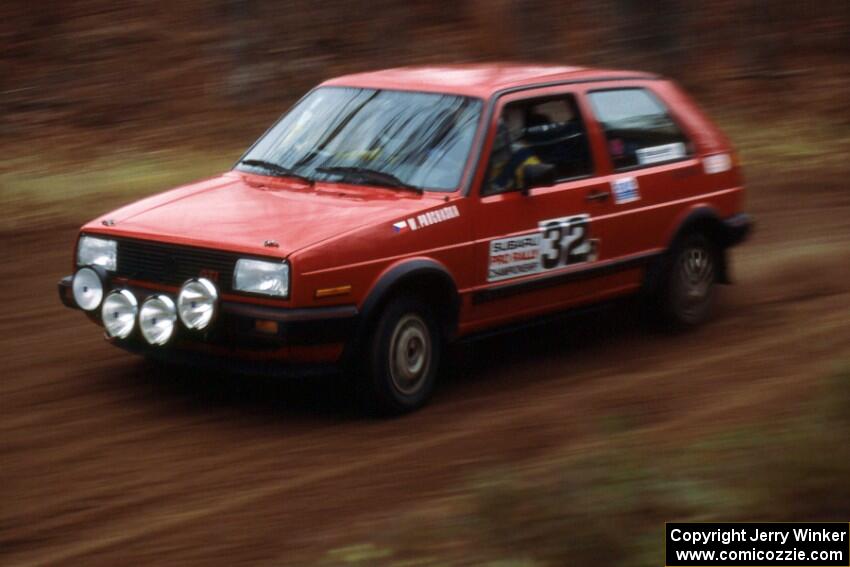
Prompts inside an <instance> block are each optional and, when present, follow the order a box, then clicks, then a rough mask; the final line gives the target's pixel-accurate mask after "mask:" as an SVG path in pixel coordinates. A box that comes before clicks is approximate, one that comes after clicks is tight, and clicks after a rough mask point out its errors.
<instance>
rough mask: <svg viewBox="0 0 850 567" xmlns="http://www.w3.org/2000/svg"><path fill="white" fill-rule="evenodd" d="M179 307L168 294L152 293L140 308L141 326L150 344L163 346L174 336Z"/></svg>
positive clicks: (143, 334)
mask: <svg viewBox="0 0 850 567" xmlns="http://www.w3.org/2000/svg"><path fill="white" fill-rule="evenodd" d="M176 326H177V307H175V305H174V302H173V301H171V298H170V297H168V296H167V295H152V296H151V297H149V298H147V299H146V300H145V302H144V303H142V308H141V309H139V328H140V329H141V331H142V336H143V337H145V340H146V341H148V342H149V343H150V344H152V345H155V346H162V345H164V344H165V343H167V342H168V341H169V340H170V339H171V337H172V336H174V329H175V328H176Z"/></svg>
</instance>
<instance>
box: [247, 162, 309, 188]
mask: <svg viewBox="0 0 850 567" xmlns="http://www.w3.org/2000/svg"><path fill="white" fill-rule="evenodd" d="M239 163H241V164H245V165H249V166H251V167H261V168H263V169H267V170H268V171H273V172H275V174H277V175H278V176H281V177H294V178H295V179H300V180H301V181H304V182H306V183H309V184H310V185H312V184H313V181H314V180H313V178H311V177H307V176H306V175H302V174H300V173H298V172H296V171H293V170H292V169H289V168H288V167H284V166H282V165H280V164H279V163H275V162H273V161H268V160H264V159H243V160H241V161H240V162H239Z"/></svg>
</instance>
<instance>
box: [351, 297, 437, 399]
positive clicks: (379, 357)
mask: <svg viewBox="0 0 850 567" xmlns="http://www.w3.org/2000/svg"><path fill="white" fill-rule="evenodd" d="M364 354H365V357H364V360H363V364H362V367H361V371H360V380H359V382H360V389H361V392H360V393H361V400H362V401H363V402H364V403H365V405H366V407H367V409H369V410H371V411H374V412H377V413H380V414H384V415H396V414H401V413H406V412H410V411H413V410H415V409H417V408H419V407H421V406H422V405H424V404H425V403H426V402H427V401H428V398H429V397H430V396H431V392H432V391H433V389H434V384H435V382H436V378H437V372H438V370H439V365H440V359H441V355H442V337H441V334H440V331H439V327H438V325H437V324H436V321H435V319H434V317H433V315H432V313H431V310H430V309H429V308H428V306H427V305H426V304H425V303H423V302H422V301H420V300H418V299H416V298H414V297H407V296H402V297H398V298H395V299H393V300H391V301H390V302H389V303H388V304H387V306H386V307H385V308H384V311H383V313H382V314H381V317H380V319H379V320H378V323H377V325H376V326H375V328H374V330H373V332H372V334H371V337H370V341H369V345H368V350H367V352H366V353H364Z"/></svg>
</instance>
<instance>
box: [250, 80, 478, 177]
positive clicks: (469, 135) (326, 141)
mask: <svg viewBox="0 0 850 567" xmlns="http://www.w3.org/2000/svg"><path fill="white" fill-rule="evenodd" d="M481 106H482V105H481V101H480V100H478V99H473V98H469V97H464V96H456V95H446V94H434V93H418V92H406V91H392V90H375V89H362V88H349V87H323V88H319V89H316V90H314V91H313V92H311V93H310V94H309V95H307V96H306V97H305V98H304V99H302V100H301V102H299V103H298V104H297V105H296V106H295V107H294V108H293V109H292V110H291V111H290V112H289V113H288V114H287V115H286V116H284V117H283V118H282V119H281V120H280V121H279V122H278V123H277V124H275V125H274V126H273V127H272V128H271V130H269V131H268V132H267V133H266V134H265V135H264V136H263V137H262V138H261V139H260V140H259V141H258V142H257V143H256V144H255V145H254V147H253V148H251V149H250V150H249V151H248V153H247V154H245V156H244V157H243V158H242V161H241V162H240V163H239V164H238V166H237V168H238V169H240V170H244V171H252V172H262V173H266V174H268V173H272V174H275V175H282V176H286V175H292V176H295V177H306V178H310V179H315V180H328V181H338V180H342V181H345V182H346V183H349V182H350V183H360V184H366V185H374V184H378V185H386V186H392V187H408V188H419V189H427V190H432V191H454V190H455V189H457V187H458V185H459V184H460V181H461V175H462V174H463V169H464V165H465V164H466V160H467V156H468V155H469V149H470V146H471V145H472V140H473V138H474V136H475V130H476V126H477V124H478V119H479V116H480V114H481ZM246 162H247V163H246ZM386 180H391V181H392V182H393V183H387V182H386ZM382 181H383V182H382Z"/></svg>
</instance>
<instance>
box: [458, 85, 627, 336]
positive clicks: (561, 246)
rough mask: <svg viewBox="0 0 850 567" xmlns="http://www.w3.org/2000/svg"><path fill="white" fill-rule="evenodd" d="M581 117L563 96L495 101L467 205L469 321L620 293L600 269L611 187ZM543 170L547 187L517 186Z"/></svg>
mask: <svg viewBox="0 0 850 567" xmlns="http://www.w3.org/2000/svg"><path fill="white" fill-rule="evenodd" d="M586 112H587V110H586V109H585V108H582V107H581V106H580V105H579V103H578V100H577V96H576V94H575V93H574V92H573V91H572V90H569V89H567V88H565V87H559V88H548V89H539V90H533V91H522V92H520V93H514V94H512V95H509V96H505V97H503V98H502V99H501V100H499V101H498V104H497V107H496V112H494V114H493V120H492V123H491V125H490V128H491V132H490V136H491V141H490V143H489V145H488V146H487V147H489V148H490V152H489V157H488V158H486V159H487V162H486V164H482V165H483V166H484V167H486V168H487V169H486V171H485V174H484V176H483V179H482V182H481V183H480V186H479V187H478V188H477V190H478V195H477V196H475V195H474V196H473V199H476V198H477V201H475V206H476V209H477V210H476V211H475V214H474V233H475V262H476V270H475V273H476V282H475V283H476V287H475V290H474V293H473V296H472V297H473V309H472V311H473V318H474V320H475V321H476V322H478V323H480V324H482V325H486V324H492V323H496V322H503V321H508V320H510V319H515V318H522V317H527V316H529V315H534V314H538V313H542V312H546V311H550V310H554V309H556V308H561V307H566V306H569V305H573V304H577V303H582V302H585V301H590V300H593V299H595V298H599V297H603V296H605V295H607V294H610V293H612V292H614V291H616V290H617V289H619V288H620V287H621V282H620V281H619V280H618V277H617V275H612V274H610V273H606V271H605V270H604V269H598V268H601V267H604V265H605V263H606V262H607V261H608V260H610V259H611V258H612V255H611V253H610V252H609V247H608V246H607V244H606V241H607V240H608V236H607V232H608V228H607V222H608V214H607V213H608V212H609V209H610V207H611V204H610V200H611V199H610V195H611V188H610V185H609V183H610V181H609V180H608V179H607V178H601V177H599V176H598V175H597V173H598V171H599V168H600V163H599V162H598V161H597V159H596V158H595V157H594V155H595V153H598V151H599V148H600V147H603V144H602V142H601V141H600V139H599V137H600V134H599V133H598V132H591V131H589V130H588V128H587V126H586V124H587V120H586V116H585V115H586ZM594 147H595V148H594ZM594 149H595V150H596V151H595V152H594ZM540 166H554V170H553V171H552V172H551V173H552V176H551V178H550V179H548V180H547V181H544V182H540V183H537V184H536V185H538V186H532V187H530V188H527V187H524V186H523V185H524V184H525V183H526V182H528V181H534V179H533V177H534V176H533V175H532V172H533V171H534V170H535V168H538V169H539V168H540ZM544 169H545V168H544ZM544 177H545V176H544Z"/></svg>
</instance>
